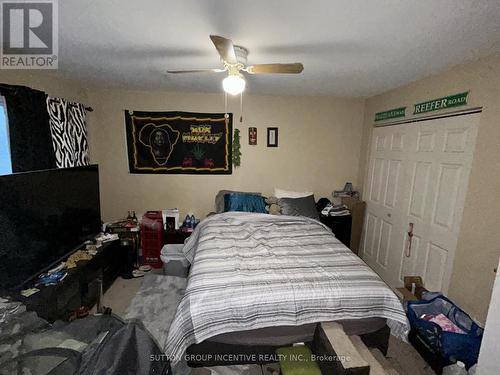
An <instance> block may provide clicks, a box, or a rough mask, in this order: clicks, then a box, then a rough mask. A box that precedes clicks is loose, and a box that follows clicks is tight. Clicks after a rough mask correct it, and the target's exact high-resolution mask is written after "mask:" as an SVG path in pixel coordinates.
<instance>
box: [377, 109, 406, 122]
mask: <svg viewBox="0 0 500 375" xmlns="http://www.w3.org/2000/svg"><path fill="white" fill-rule="evenodd" d="M405 112H406V107H401V108H394V109H389V110H388V111H383V112H377V113H375V121H383V120H388V119H391V118H398V117H405Z"/></svg>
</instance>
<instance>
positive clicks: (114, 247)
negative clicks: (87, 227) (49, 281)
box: [16, 240, 126, 323]
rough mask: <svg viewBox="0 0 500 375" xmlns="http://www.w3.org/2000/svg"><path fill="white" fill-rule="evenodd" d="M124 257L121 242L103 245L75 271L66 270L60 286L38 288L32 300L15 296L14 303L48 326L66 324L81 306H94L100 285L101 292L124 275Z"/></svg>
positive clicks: (78, 265)
mask: <svg viewBox="0 0 500 375" xmlns="http://www.w3.org/2000/svg"><path fill="white" fill-rule="evenodd" d="M125 254H126V251H124V249H123V248H122V247H121V246H120V241H118V240H116V241H111V242H106V243H104V244H103V245H102V246H101V248H100V249H99V250H98V253H97V254H96V255H95V256H94V257H93V258H92V259H90V260H88V261H80V262H78V263H77V266H76V267H75V268H71V269H68V270H67V272H68V275H67V276H66V277H65V278H64V280H63V281H61V282H60V283H59V284H57V285H49V286H39V287H37V288H38V289H40V291H39V292H37V293H35V294H33V295H32V296H30V297H23V296H21V295H20V294H17V295H16V299H17V300H19V301H21V302H22V303H24V304H25V305H26V309H27V310H28V311H35V312H36V313H37V314H38V316H39V317H41V318H43V319H45V320H48V321H49V322H51V323H52V322H54V321H56V320H68V319H69V317H70V314H71V312H73V311H75V310H77V309H78V308H79V307H80V306H85V307H88V308H90V307H92V306H94V305H95V304H96V303H97V300H98V297H99V288H100V285H99V284H100V282H101V281H102V288H103V291H106V290H107V289H108V288H109V287H110V286H111V284H112V283H113V281H114V280H115V279H116V278H117V277H118V276H119V275H120V274H121V272H122V271H123V268H124V265H125ZM28 287H29V285H26V288H28Z"/></svg>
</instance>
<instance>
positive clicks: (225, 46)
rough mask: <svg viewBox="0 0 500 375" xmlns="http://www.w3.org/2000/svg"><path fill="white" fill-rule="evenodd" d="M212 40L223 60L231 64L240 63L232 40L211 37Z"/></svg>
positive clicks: (215, 36) (216, 36)
mask: <svg viewBox="0 0 500 375" xmlns="http://www.w3.org/2000/svg"><path fill="white" fill-rule="evenodd" d="M210 39H212V43H213V44H214V45H215V48H217V52H219V55H220V57H221V58H222V60H224V61H225V62H227V63H229V64H236V63H237V62H238V60H237V59H236V52H234V46H233V41H232V40H231V39H226V38H224V37H222V36H218V35H210Z"/></svg>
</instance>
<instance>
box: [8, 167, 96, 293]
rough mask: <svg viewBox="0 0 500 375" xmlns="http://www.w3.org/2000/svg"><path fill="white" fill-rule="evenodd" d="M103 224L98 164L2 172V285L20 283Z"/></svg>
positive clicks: (84, 239) (92, 235) (50, 264)
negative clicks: (24, 171) (10, 173)
mask: <svg viewBox="0 0 500 375" xmlns="http://www.w3.org/2000/svg"><path fill="white" fill-rule="evenodd" d="M100 229H101V213H100V204H99V171H98V167H97V165H91V166H86V167H77V168H67V169H51V170H44V171H36V172H28V173H16V174H12V175H7V176H0V290H8V289H14V288H18V287H21V286H22V285H23V284H24V283H25V282H26V281H28V280H29V279H31V278H32V277H33V276H36V274H37V273H39V272H41V271H43V270H45V269H47V268H48V267H51V266H52V265H54V264H55V263H57V262H58V261H59V260H60V259H61V258H62V257H64V256H65V255H67V254H69V253H71V252H72V251H74V250H75V249H76V248H77V247H79V246H80V245H81V244H82V243H83V242H85V241H86V240H88V239H90V238H93V237H94V236H95V235H96V234H97V233H99V231H100Z"/></svg>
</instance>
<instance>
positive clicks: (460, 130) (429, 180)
mask: <svg viewBox="0 0 500 375" xmlns="http://www.w3.org/2000/svg"><path fill="white" fill-rule="evenodd" d="M479 117H480V114H469V115H461V116H454V117H447V118H442V119H434V120H427V121H421V122H413V123H408V124H401V125H394V126H386V127H378V128H374V129H373V134H372V142H371V150H370V160H369V171H368V178H367V181H366V184H365V188H364V194H363V195H364V200H365V201H366V202H367V210H366V217H365V222H364V230H363V240H362V257H363V259H364V260H365V261H366V262H367V263H368V264H369V265H370V267H372V268H373V269H374V270H375V271H376V272H377V273H378V274H379V275H380V276H381V277H382V278H383V279H384V280H385V281H386V283H388V284H389V285H390V286H391V287H397V286H401V285H402V282H403V276H407V275H420V276H422V278H423V279H424V283H425V286H426V288H427V289H429V290H433V291H443V292H445V293H446V292H447V291H448V285H449V282H450V276H451V270H452V267H453V260H454V256H455V250H456V247H457V239H458V233H459V229H460V222H461V219H462V212H463V208H464V201H465V194H466V192H467V186H468V181H469V174H470V169H471V165H472V158H473V153H474V146H475V139H476V134H477V127H478V124H479ZM410 223H413V237H412V241H411V249H408V245H409V241H408V239H409V236H408V230H409V225H410Z"/></svg>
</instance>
